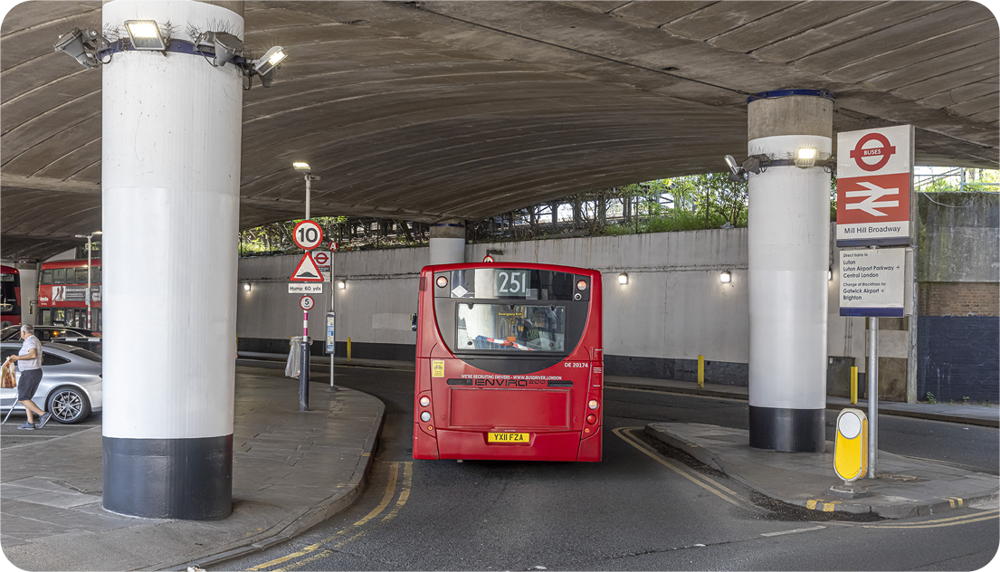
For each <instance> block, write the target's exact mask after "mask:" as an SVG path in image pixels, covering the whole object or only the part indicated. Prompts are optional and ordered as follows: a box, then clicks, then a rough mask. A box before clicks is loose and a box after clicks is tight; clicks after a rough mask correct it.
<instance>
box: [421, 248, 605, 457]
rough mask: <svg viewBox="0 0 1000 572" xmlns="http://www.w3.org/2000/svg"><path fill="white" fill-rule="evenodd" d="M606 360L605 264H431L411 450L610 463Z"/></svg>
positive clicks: (426, 274)
mask: <svg viewBox="0 0 1000 572" xmlns="http://www.w3.org/2000/svg"><path fill="white" fill-rule="evenodd" d="M603 362H604V358H603V345H602V333H601V274H600V272H597V271H596V270H587V269H583V268H572V267H568V266H552V265H544V264H516V265H511V264H506V263H504V264H447V265H436V266H426V267H424V269H423V270H422V271H421V273H420V294H419V302H418V307H417V363H416V367H417V371H416V391H415V395H414V420H413V458H414V459H470V460H471V459H499V460H507V459H509V460H535V461H600V460H601V439H602V432H601V427H602V422H603V407H604V393H603V392H604V387H603V386H604V375H603V370H604V367H603Z"/></svg>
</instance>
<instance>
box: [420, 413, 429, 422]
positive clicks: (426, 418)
mask: <svg viewBox="0 0 1000 572" xmlns="http://www.w3.org/2000/svg"><path fill="white" fill-rule="evenodd" d="M420 420H421V421H423V422H424V423H426V422H428V421H430V420H431V414H430V412H428V411H424V412H423V413H421V414H420Z"/></svg>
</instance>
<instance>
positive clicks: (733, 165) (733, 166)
mask: <svg viewBox="0 0 1000 572" xmlns="http://www.w3.org/2000/svg"><path fill="white" fill-rule="evenodd" d="M726 164H727V165H729V170H730V171H732V172H733V174H734V175H737V176H739V174H740V165H739V163H737V162H736V159H734V158H733V156H732V155H726Z"/></svg>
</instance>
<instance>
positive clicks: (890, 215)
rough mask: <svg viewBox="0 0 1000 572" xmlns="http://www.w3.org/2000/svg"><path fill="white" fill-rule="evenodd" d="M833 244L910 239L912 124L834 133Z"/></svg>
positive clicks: (903, 242)
mask: <svg viewBox="0 0 1000 572" xmlns="http://www.w3.org/2000/svg"><path fill="white" fill-rule="evenodd" d="M837 157H838V158H837V246H838V247H845V246H869V245H877V246H892V245H906V244H909V243H910V231H911V226H912V223H911V221H910V204H911V201H912V196H911V194H912V181H913V176H912V171H913V127H912V126H910V125H902V126H899V127H887V128H882V129H868V130H864V131H850V132H847V133H840V134H838V135H837Z"/></svg>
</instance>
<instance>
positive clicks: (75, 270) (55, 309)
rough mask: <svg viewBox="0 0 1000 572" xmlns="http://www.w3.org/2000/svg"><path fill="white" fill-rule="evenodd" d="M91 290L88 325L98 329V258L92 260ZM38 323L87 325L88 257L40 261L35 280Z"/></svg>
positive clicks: (45, 324)
mask: <svg viewBox="0 0 1000 572" xmlns="http://www.w3.org/2000/svg"><path fill="white" fill-rule="evenodd" d="M90 285H91V292H92V296H93V298H92V302H91V324H90V326H89V329H91V330H93V331H98V332H99V331H101V329H102V328H101V259H100V258H96V259H94V260H92V261H91V268H90ZM38 313H39V316H38V324H39V325H42V326H66V327H71V328H88V325H87V261H86V260H60V261H58V262H46V263H44V264H42V272H41V276H40V278H39V280H38Z"/></svg>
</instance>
